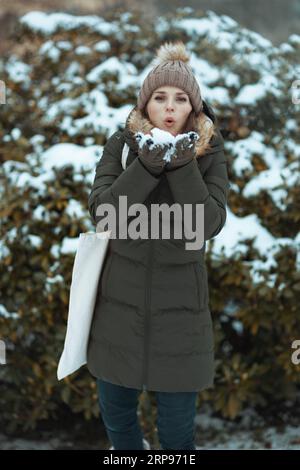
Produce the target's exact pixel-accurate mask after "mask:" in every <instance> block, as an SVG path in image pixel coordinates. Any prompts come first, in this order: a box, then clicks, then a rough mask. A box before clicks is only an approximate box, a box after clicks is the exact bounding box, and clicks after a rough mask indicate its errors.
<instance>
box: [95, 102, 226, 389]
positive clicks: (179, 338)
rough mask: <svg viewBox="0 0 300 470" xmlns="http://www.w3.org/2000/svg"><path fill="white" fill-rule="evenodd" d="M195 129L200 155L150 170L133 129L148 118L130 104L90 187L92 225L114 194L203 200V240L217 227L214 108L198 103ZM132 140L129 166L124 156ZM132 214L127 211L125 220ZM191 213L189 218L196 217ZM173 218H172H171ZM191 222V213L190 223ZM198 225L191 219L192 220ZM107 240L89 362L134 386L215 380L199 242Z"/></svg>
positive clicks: (220, 171)
mask: <svg viewBox="0 0 300 470" xmlns="http://www.w3.org/2000/svg"><path fill="white" fill-rule="evenodd" d="M204 105H205V107H204V111H205V112H202V113H201V114H200V116H199V117H198V119H197V126H196V127H195V126H194V127H193V129H194V130H196V131H198V132H199V133H200V139H199V140H198V141H197V144H196V154H197V158H196V159H194V160H192V161H191V162H189V163H188V164H186V165H185V166H183V167H181V168H178V169H176V170H173V171H170V172H163V174H162V175H161V176H158V177H157V176H153V175H152V174H151V173H150V172H149V171H148V170H147V169H146V168H145V167H144V166H143V164H142V163H141V162H140V160H139V159H138V158H137V149H138V144H137V142H136V141H135V138H134V136H133V134H134V133H135V132H137V131H142V132H149V131H150V130H151V129H152V128H153V125H152V123H151V122H150V121H149V120H147V119H146V118H144V117H143V116H142V115H141V113H140V111H139V110H138V109H137V108H136V107H135V108H134V109H133V110H132V111H131V112H130V114H129V116H128V118H127V121H126V125H125V128H124V130H121V131H117V132H115V133H114V134H113V135H112V136H111V137H110V138H109V139H108V141H107V143H106V145H105V146H104V150H103V154H102V157H101V159H100V161H99V163H98V164H97V166H96V175H95V179H94V183H93V187H92V191H91V193H90V196H89V200H88V205H89V211H90V214H91V217H92V220H93V222H94V224H96V223H97V222H98V221H100V220H101V218H102V217H101V216H96V209H97V207H98V206H99V205H100V204H103V203H110V204H113V205H114V207H115V208H116V212H117V213H118V211H117V209H118V201H119V196H121V195H122V196H125V195H126V196H127V207H128V208H129V207H130V205H131V204H134V203H140V204H144V205H145V206H147V208H148V213H149V232H148V233H150V232H151V204H162V203H166V204H168V205H169V206H171V205H172V204H174V203H175V202H177V203H179V204H180V205H183V204H187V203H189V204H193V208H194V207H195V204H204V239H205V241H206V240H209V239H211V238H213V237H215V236H216V235H218V234H219V233H220V231H221V230H222V227H223V226H224V224H225V220H226V203H227V196H228V190H229V181H228V175H227V166H226V159H225V155H224V147H223V138H222V135H221V133H220V131H219V129H218V128H217V127H216V126H215V124H214V123H215V116H214V113H213V111H212V110H211V108H209V107H208V106H207V105H206V104H205V103H204ZM125 142H126V143H127V144H128V146H129V149H130V150H129V153H128V159H127V167H126V170H123V168H122V164H121V155H122V149H123V146H124V143H125ZM134 218H135V217H133V216H131V217H129V219H128V221H129V222H130V220H132V219H134ZM193 220H194V219H193ZM171 222H174V220H173V219H172V217H171ZM193 223H194V222H193ZM193 228H194V226H193ZM170 235H171V237H170V238H169V239H163V238H161V237H159V238H158V239H151V238H150V237H149V238H148V239H145V238H144V239H142V238H139V239H136V240H134V239H132V238H127V239H118V238H115V239H111V240H110V242H109V248H108V251H107V255H106V258H105V262H104V266H103V271H102V274H101V277H100V281H99V286H98V295H97V298H96V304H95V310H94V317H93V321H92V325H91V331H90V337H89V344H88V354H87V356H88V360H87V366H88V369H89V371H90V372H91V374H92V375H93V376H95V377H99V378H102V379H103V380H106V381H108V382H111V383H114V384H118V385H122V386H124V387H132V388H136V389H140V390H149V391H164V392H182V391H184V392H189V391H200V390H203V389H205V388H208V387H211V386H213V382H214V373H215V372H214V334H213V322H212V318H211V312H210V308H209V292H208V277H207V270H206V265H205V245H206V244H205V242H204V244H203V246H202V248H201V249H198V250H194V249H193V250H186V249H185V243H186V241H188V240H186V239H185V238H184V236H183V237H182V238H181V239H175V238H174V237H172V223H171V229H170Z"/></svg>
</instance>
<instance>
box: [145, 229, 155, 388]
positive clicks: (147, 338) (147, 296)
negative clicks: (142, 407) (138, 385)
mask: <svg viewBox="0 0 300 470" xmlns="http://www.w3.org/2000/svg"><path fill="white" fill-rule="evenodd" d="M152 247H153V242H152V239H151V238H150V248H149V255H148V273H149V274H148V275H147V276H146V278H147V279H146V293H145V312H146V317H145V342H144V363H143V390H147V372H148V355H149V342H150V314H151V307H150V295H151V278H152V258H153V253H152V252H153V248H152Z"/></svg>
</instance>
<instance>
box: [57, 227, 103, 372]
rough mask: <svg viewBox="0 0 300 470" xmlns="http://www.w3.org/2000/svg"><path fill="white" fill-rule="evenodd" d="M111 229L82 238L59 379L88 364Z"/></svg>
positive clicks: (74, 272)
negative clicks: (89, 345) (88, 347)
mask: <svg viewBox="0 0 300 470" xmlns="http://www.w3.org/2000/svg"><path fill="white" fill-rule="evenodd" d="M110 234H111V230H108V231H106V232H99V233H97V232H87V233H81V234H80V235H79V242H78V248H77V251H76V256H75V261H74V265H73V272H72V283H71V289H70V299H69V313H68V323H67V333H66V337H65V344H64V349H63V352H62V355H61V358H60V360H59V364H58V369H57V378H58V380H61V379H63V378H64V377H66V376H67V375H69V374H72V373H73V372H75V371H76V370H77V369H79V368H80V367H81V366H82V365H84V364H86V362H87V346H88V339H89V333H90V327H91V322H92V318H93V313H94V307H95V301H96V296H97V291H98V283H99V279H100V274H101V271H102V267H103V262H104V259H105V255H106V252H107V247H108V243H109V237H110Z"/></svg>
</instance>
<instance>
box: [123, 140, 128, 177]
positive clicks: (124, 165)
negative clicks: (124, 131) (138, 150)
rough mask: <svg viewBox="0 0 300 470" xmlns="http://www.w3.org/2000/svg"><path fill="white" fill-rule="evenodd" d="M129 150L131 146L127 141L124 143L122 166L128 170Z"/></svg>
mask: <svg viewBox="0 0 300 470" xmlns="http://www.w3.org/2000/svg"><path fill="white" fill-rule="evenodd" d="M128 152H129V146H128V145H127V144H126V142H125V144H124V145H123V150H122V167H123V170H126V162H127V157H128Z"/></svg>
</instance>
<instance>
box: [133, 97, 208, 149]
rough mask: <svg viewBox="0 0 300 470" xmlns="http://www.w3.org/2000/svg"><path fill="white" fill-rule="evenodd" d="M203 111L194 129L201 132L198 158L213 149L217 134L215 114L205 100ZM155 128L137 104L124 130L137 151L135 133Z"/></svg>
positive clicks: (197, 146) (198, 143)
mask: <svg viewBox="0 0 300 470" xmlns="http://www.w3.org/2000/svg"><path fill="white" fill-rule="evenodd" d="M203 105H204V106H203V111H202V112H201V113H200V114H199V116H198V117H197V118H196V126H195V127H194V128H193V129H190V130H194V131H196V132H198V133H199V136H200V138H199V140H198V141H197V142H196V146H195V149H196V158H199V157H201V156H202V155H204V154H205V153H206V152H207V151H209V150H210V149H211V142H210V141H211V138H212V137H213V136H214V135H217V131H216V127H215V124H214V122H215V115H214V113H213V111H212V110H211V108H209V107H208V106H207V105H206V103H204V102H203ZM153 128H154V125H153V124H152V122H151V121H150V120H149V119H147V118H146V117H144V116H143V114H142V113H141V111H140V110H139V109H138V108H137V106H135V107H134V108H133V109H132V110H131V111H130V113H129V115H128V117H127V120H126V124H125V130H124V137H125V140H126V143H127V144H128V145H129V147H131V148H132V149H133V150H134V151H135V152H137V151H138V143H137V141H136V140H135V137H134V134H135V133H136V132H143V133H144V134H147V133H149V132H150V131H151V130H152V129H153Z"/></svg>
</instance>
